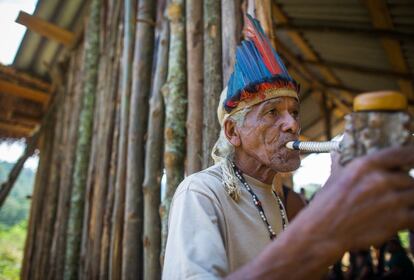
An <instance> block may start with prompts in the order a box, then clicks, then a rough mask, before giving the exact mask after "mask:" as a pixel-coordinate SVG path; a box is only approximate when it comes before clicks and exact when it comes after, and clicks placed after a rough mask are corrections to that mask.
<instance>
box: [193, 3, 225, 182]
mask: <svg viewBox="0 0 414 280" xmlns="http://www.w3.org/2000/svg"><path fill="white" fill-rule="evenodd" d="M202 2H203V1H202V0H187V1H186V33H187V34H186V35H187V38H186V39H187V61H189V63H187V76H188V79H187V91H188V105H187V124H186V127H187V135H191V137H187V146H186V149H187V159H186V166H187V168H186V173H187V175H190V174H192V173H194V172H197V171H200V170H201V159H202V133H201V132H202V129H203V114H202V112H203V3H202ZM230 2H232V1H230Z"/></svg>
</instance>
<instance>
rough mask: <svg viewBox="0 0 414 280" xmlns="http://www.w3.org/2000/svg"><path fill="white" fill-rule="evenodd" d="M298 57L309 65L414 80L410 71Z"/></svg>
mask: <svg viewBox="0 0 414 280" xmlns="http://www.w3.org/2000/svg"><path fill="white" fill-rule="evenodd" d="M297 59H298V60H299V61H300V62H301V63H305V64H309V65H316V66H322V65H326V66H328V67H329V68H336V69H342V70H348V71H352V72H357V73H361V74H367V75H375V76H383V77H391V78H400V79H406V80H414V75H412V74H409V73H403V72H397V71H394V70H391V71H390V70H383V69H377V68H372V67H365V66H360V65H353V64H348V63H343V62H337V61H326V60H323V61H320V62H316V61H312V60H307V59H303V58H301V57H297Z"/></svg>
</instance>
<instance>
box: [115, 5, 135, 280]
mask: <svg viewBox="0 0 414 280" xmlns="http://www.w3.org/2000/svg"><path fill="white" fill-rule="evenodd" d="M135 4H136V1H133V0H124V38H123V51H122V62H121V63H122V67H121V78H120V79H121V96H120V100H121V115H120V128H119V142H118V160H117V170H116V182H115V201H114V210H113V216H112V233H111V249H110V262H109V277H110V278H112V279H120V278H121V274H122V237H123V228H124V227H123V225H124V211H125V207H124V204H125V183H126V169H127V153H128V120H129V107H130V89H131V77H132V67H131V61H132V58H133V50H134V38H135V24H136V22H135V17H136V6H135Z"/></svg>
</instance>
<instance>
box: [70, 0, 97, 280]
mask: <svg viewBox="0 0 414 280" xmlns="http://www.w3.org/2000/svg"><path fill="white" fill-rule="evenodd" d="M100 4H101V1H99V0H92V2H91V6H90V7H91V8H90V17H89V21H88V29H87V31H86V36H85V37H86V38H85V40H86V47H85V48H86V49H85V83H84V96H83V100H82V103H83V108H82V111H81V115H80V121H79V135H78V142H77V146H76V161H75V169H74V172H73V188H72V193H71V202H70V212H69V219H68V233H67V246H66V257H65V271H64V279H77V278H78V267H79V257H80V254H79V253H80V244H81V234H82V218H83V214H84V196H85V185H86V180H87V174H88V165H89V156H90V144H91V136H92V126H93V111H94V102H95V91H96V81H97V71H98V61H99V51H98V50H99V35H100V34H99V32H100V24H99V21H100V12H101V9H100Z"/></svg>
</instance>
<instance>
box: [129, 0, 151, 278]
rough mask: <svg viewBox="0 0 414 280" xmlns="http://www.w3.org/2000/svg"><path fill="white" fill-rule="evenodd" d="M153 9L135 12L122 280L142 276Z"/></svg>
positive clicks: (146, 2) (147, 3)
mask: <svg viewBox="0 0 414 280" xmlns="http://www.w3.org/2000/svg"><path fill="white" fill-rule="evenodd" d="M155 8H156V1H153V0H141V1H139V5H138V9H137V27H136V36H135V41H136V42H137V43H136V44H135V54H134V62H133V76H132V77H133V79H132V91H131V105H130V108H129V131H128V155H127V173H126V174H127V175H126V178H127V180H126V196H125V221H124V238H123V250H122V253H123V256H122V259H123V262H122V279H136V278H141V277H142V263H143V260H142V250H143V246H142V233H143V229H142V223H143V209H144V207H143V197H142V182H143V180H144V178H143V177H144V168H145V167H144V160H145V159H144V152H145V151H144V146H145V139H144V137H145V134H146V131H147V119H148V96H149V93H150V89H151V72H152V71H151V70H152V60H153V50H154V26H155Z"/></svg>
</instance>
